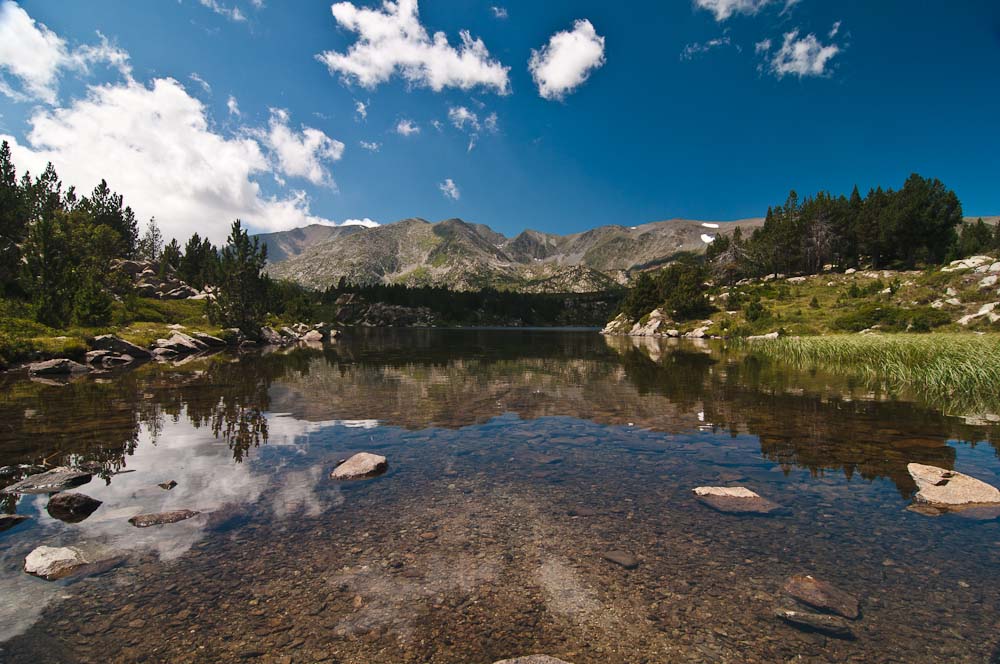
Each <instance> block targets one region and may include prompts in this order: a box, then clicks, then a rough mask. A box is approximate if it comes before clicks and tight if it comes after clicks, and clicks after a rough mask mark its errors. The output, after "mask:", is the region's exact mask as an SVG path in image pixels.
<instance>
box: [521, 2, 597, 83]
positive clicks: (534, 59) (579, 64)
mask: <svg viewBox="0 0 1000 664" xmlns="http://www.w3.org/2000/svg"><path fill="white" fill-rule="evenodd" d="M603 65H604V37H601V36H600V35H598V34H597V32H596V31H595V30H594V26H593V25H592V24H591V23H590V21H588V20H587V19H579V20H577V21H576V22H575V23H574V24H573V29H572V30H564V31H562V32H557V33H555V34H554V35H552V37H550V38H549V43H548V44H546V45H545V46H543V47H542V48H541V49H539V50H535V49H532V50H531V60H529V61H528V69H529V70H530V71H531V76H532V78H534V79H535V84H536V85H537V86H538V94H540V95H541V96H542V98H543V99H557V100H562V99H564V98H565V97H566V95H567V94H569V93H570V92H572V91H573V90H575V89H576V88H577V87H578V86H580V85H582V84H583V82H584V81H586V80H587V78H588V77H589V76H590V73H591V71H593V70H594V69H598V68H600V67H601V66H603Z"/></svg>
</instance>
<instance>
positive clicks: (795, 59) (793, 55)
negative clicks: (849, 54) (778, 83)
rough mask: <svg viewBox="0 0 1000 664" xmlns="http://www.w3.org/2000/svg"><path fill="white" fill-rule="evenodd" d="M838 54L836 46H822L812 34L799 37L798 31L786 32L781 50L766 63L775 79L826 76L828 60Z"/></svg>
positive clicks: (838, 49) (838, 50)
mask: <svg viewBox="0 0 1000 664" xmlns="http://www.w3.org/2000/svg"><path fill="white" fill-rule="evenodd" d="M838 53H840V47H839V46H837V45H836V44H828V45H823V44H822V43H820V41H819V40H818V39H817V38H816V35H814V34H808V35H806V36H805V37H801V38H800V37H799V31H798V30H792V31H791V32H786V33H785V36H784V42H783V43H782V44H781V48H779V49H778V50H777V51H775V52H774V56H773V57H772V58H771V60H770V62H769V63H768V69H769V71H770V72H771V73H772V74H774V75H775V76H776V77H778V78H779V79H780V78H784V77H785V76H789V75H791V76H798V77H799V78H804V77H806V76H826V75H828V74H829V71H830V69H829V65H830V60H832V59H833V57H834V56H835V55H837V54H838Z"/></svg>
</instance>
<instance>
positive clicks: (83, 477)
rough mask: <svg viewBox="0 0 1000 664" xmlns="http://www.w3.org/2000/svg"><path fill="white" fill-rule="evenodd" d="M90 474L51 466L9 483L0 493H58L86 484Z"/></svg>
mask: <svg viewBox="0 0 1000 664" xmlns="http://www.w3.org/2000/svg"><path fill="white" fill-rule="evenodd" d="M92 476H93V475H92V474H91V473H84V472H82V471H79V470H74V469H73V468H64V467H60V468H53V469H52V470H47V471H45V472H44V473H38V474H37V475H31V476H29V477H26V478H24V479H23V480H21V481H20V482H17V483H15V484H11V485H10V486H8V487H6V488H4V490H3V491H0V493H58V492H60V491H66V490H68V489H72V488H73V487H78V486H80V485H81V484H86V483H87V482H89V481H90V478H91V477H92Z"/></svg>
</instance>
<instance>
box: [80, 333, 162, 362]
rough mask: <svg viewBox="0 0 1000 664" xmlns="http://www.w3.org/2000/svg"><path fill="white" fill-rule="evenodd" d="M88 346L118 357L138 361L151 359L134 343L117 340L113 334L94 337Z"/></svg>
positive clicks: (144, 350)
mask: <svg viewBox="0 0 1000 664" xmlns="http://www.w3.org/2000/svg"><path fill="white" fill-rule="evenodd" d="M90 346H91V348H94V349H95V350H108V351H111V352H113V353H118V354H119V355H129V356H131V357H134V358H138V359H147V358H150V357H152V354H151V353H150V352H149V351H148V350H146V349H145V348H142V347H141V346H136V345H135V344H134V343H131V342H129V341H125V340H124V339H119V338H118V337H116V336H115V335H113V334H102V335H100V336H98V337H94V340H93V341H92V342H91V344H90Z"/></svg>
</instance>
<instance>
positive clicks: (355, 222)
mask: <svg viewBox="0 0 1000 664" xmlns="http://www.w3.org/2000/svg"><path fill="white" fill-rule="evenodd" d="M340 225H341V226H364V227H365V228H375V227H376V226H380V225H381V224H379V223H378V222H377V221H374V220H372V219H369V218H368V217H365V218H364V219H345V220H344V221H343V223H341V224H340Z"/></svg>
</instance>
